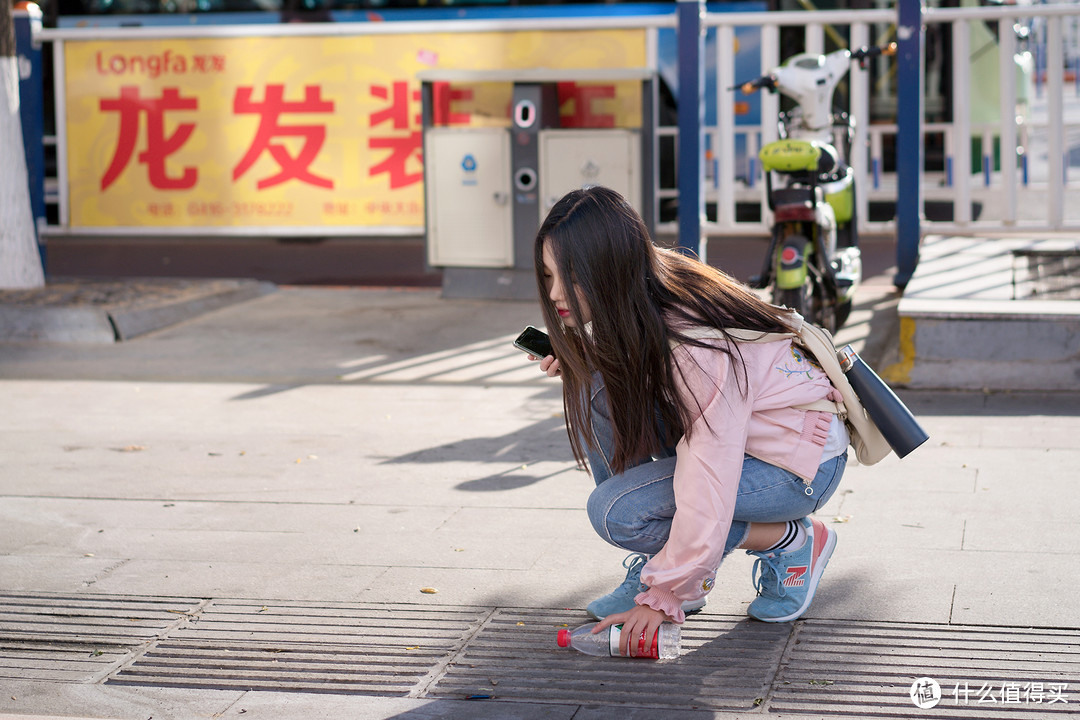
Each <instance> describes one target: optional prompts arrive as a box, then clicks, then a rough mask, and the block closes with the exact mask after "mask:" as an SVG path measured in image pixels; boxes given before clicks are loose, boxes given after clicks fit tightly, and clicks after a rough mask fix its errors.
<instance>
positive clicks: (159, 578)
mask: <svg viewBox="0 0 1080 720" xmlns="http://www.w3.org/2000/svg"><path fill="white" fill-rule="evenodd" d="M383 570H384V569H383V568H382V567H377V566H376V567H373V566H367V565H362V564H355V565H328V564H307V565H297V564H296V563H294V562H292V561H290V560H289V559H288V558H282V559H281V561H280V562H262V561H255V560H250V561H247V562H221V561H215V562H207V561H202V562H199V561H179V560H132V561H130V562H124V563H123V564H122V565H120V566H119V567H116V568H115V569H113V570H112V571H111V572H108V573H104V574H102V575H100V576H98V577H96V578H94V583H93V585H92V586H91V587H89V588H87V587H83V588H81V591H83V592H87V591H89V592H100V593H117V594H124V595H166V596H173V597H176V596H183V597H201V598H209V597H227V598H247V599H256V600H259V599H267V600H329V601H342V602H348V601H355V600H356V599H357V598H358V596H359V595H360V593H361V592H363V590H364V588H366V587H367V586H368V585H369V584H370V583H372V582H374V580H375V579H376V578H378V577H379V575H380V574H381V573H382V572H383ZM58 590H59V591H72V590H73V589H72V588H59V589H58Z"/></svg>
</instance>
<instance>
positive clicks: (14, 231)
mask: <svg viewBox="0 0 1080 720" xmlns="http://www.w3.org/2000/svg"><path fill="white" fill-rule="evenodd" d="M11 6H12V2H11V0H0V289H5V288H32V287H41V286H43V285H44V284H45V275H44V272H43V271H42V268H41V255H40V254H39V253H38V247H37V237H36V236H35V233H34V216H33V210H31V208H30V186H29V179H28V176H27V171H26V155H25V151H24V149H23V140H22V121H21V120H20V119H19V65H18V59H17V58H16V57H15V26H14V23H13V21H12V16H11V9H12V7H11Z"/></svg>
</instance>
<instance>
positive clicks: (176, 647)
mask: <svg viewBox="0 0 1080 720" xmlns="http://www.w3.org/2000/svg"><path fill="white" fill-rule="evenodd" d="M487 614H488V611H487V610H483V609H477V608H473V609H468V608H466V609H454V608H441V609H440V608H436V609H423V608H416V609H400V608H390V607H387V606H385V605H380V606H375V605H346V604H329V603H324V604H317V603H281V602H272V603H268V604H261V603H252V602H249V601H214V602H211V603H210V604H208V605H207V606H206V607H205V608H204V609H203V611H202V612H201V613H200V615H199V618H198V621H197V622H195V623H191V624H188V625H187V626H185V627H183V628H178V629H177V630H176V631H174V632H173V633H171V634H170V636H169V638H167V639H163V640H161V641H160V642H158V643H156V644H155V645H154V646H153V647H152V648H150V649H149V650H147V651H146V652H145V653H143V654H142V655H141V656H140V657H139V658H138V660H137V661H136V662H135V663H133V664H131V665H130V666H128V667H126V668H124V669H122V670H121V671H120V672H119V673H117V674H116V675H114V676H113V677H111V678H110V679H109V680H108V682H109V683H110V684H120V685H150V686H154V687H186V688H204V689H206V688H209V689H243V690H279V691H280V690H284V691H293V692H337V693H363V694H374V695H418V694H420V693H422V691H423V688H424V687H425V686H426V679H427V678H428V677H429V676H430V675H432V674H434V673H436V672H438V670H439V669H440V668H441V666H442V664H444V663H445V662H446V661H448V660H449V659H450V657H452V655H453V654H454V653H456V652H458V651H460V649H461V648H462V647H463V645H464V644H465V642H466V641H467V639H468V638H469V637H470V636H471V635H472V634H473V633H475V632H476V630H477V629H478V628H479V627H480V624H481V622H482V621H483V619H484V617H485V615H487Z"/></svg>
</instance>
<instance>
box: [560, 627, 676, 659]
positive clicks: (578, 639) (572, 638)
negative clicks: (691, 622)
mask: <svg viewBox="0 0 1080 720" xmlns="http://www.w3.org/2000/svg"><path fill="white" fill-rule="evenodd" d="M594 627H596V623H589V624H587V625H582V626H581V627H577V628H574V629H573V630H568V629H566V628H564V629H562V630H560V631H559V635H558V637H557V638H556V642H557V643H558V645H559V647H572V648H574V649H575V650H578V651H580V652H583V653H585V654H586V655H598V656H601V657H607V656H609V655H610V656H613V657H623V655H622V653H620V652H619V636H620V635H621V634H622V625H612V626H610V627H607V628H605V629H604V630H603V631H601V632H598V633H596V634H593V631H592V629H593V628H594ZM631 642H633V640H631ZM681 643H682V639H681V632H680V630H679V626H678V625H674V624H672V623H662V624H661V625H660V627H659V628H658V629H657V631H656V634H655V635H653V637H652V642H651V643H646V645H645V648H646V652H645V654H644V655H634V656H633V657H639V658H646V659H649V658H651V659H654V660H670V659H672V658H677V657H679V649H680V645H681ZM639 647H640V646H639Z"/></svg>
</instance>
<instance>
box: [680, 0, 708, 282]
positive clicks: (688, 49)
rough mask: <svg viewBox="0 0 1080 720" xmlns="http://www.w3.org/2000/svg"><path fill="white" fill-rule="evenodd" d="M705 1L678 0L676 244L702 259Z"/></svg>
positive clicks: (703, 249)
mask: <svg viewBox="0 0 1080 720" xmlns="http://www.w3.org/2000/svg"><path fill="white" fill-rule="evenodd" d="M704 14H705V2H704V0H678V3H677V20H678V23H679V30H678V38H679V90H678V92H679V95H678V98H679V100H678V105H679V176H678V184H679V244H678V248H679V250H680V251H681V252H684V253H686V254H689V255H697V256H698V257H699V258H700V259H701V260H702V261H704V260H705V243H704V242H703V241H702V236H701V226H702V223H703V221H704V217H705V167H704V165H703V163H702V155H703V153H704V136H703V131H704V127H705V102H704V99H705V70H704V58H705V34H704V32H703V25H702V22H701V18H702V16H703V15H704Z"/></svg>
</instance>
